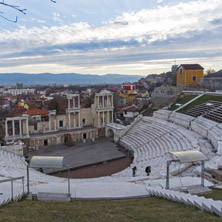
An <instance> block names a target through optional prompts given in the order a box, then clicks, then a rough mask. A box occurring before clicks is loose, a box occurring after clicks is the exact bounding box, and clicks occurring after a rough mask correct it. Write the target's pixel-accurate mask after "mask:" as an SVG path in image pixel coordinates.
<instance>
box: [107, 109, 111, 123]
mask: <svg viewBox="0 0 222 222" xmlns="http://www.w3.org/2000/svg"><path fill="white" fill-rule="evenodd" d="M109 116H110V111H107V122H108V123H109V121H110V119H109Z"/></svg>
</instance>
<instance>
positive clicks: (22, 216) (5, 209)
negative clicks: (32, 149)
mask: <svg viewBox="0 0 222 222" xmlns="http://www.w3.org/2000/svg"><path fill="white" fill-rule="evenodd" d="M0 215H1V217H0V221H4V222H30V221H32V222H39V221H44V222H75V221H83V222H89V221H92V222H94V221H95V222H98V221H102V222H114V221H115V222H131V221H138V222H147V221H149V222H158V221H161V222H162V221H163V222H168V221H180V222H186V221H196V222H198V221H200V222H202V221H208V222H209V221H221V219H220V218H218V217H216V216H214V215H212V214H210V213H207V212H201V211H200V210H198V209H195V208H194V207H190V206H186V205H184V204H182V203H176V202H173V201H167V200H164V199H161V198H148V199H140V200H123V201H72V202H70V203H60V202H41V201H28V200H23V201H19V202H14V203H10V204H8V205H5V206H2V207H0Z"/></svg>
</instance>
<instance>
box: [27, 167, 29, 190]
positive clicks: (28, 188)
mask: <svg viewBox="0 0 222 222" xmlns="http://www.w3.org/2000/svg"><path fill="white" fill-rule="evenodd" d="M27 193H28V194H29V165H27Z"/></svg>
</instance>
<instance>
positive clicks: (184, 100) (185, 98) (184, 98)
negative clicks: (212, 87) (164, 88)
mask: <svg viewBox="0 0 222 222" xmlns="http://www.w3.org/2000/svg"><path fill="white" fill-rule="evenodd" d="M196 96H197V95H184V94H182V95H181V96H180V97H179V98H178V99H177V100H176V102H175V103H174V104H172V105H171V106H170V108H169V110H170V111H173V110H175V109H177V108H178V106H176V104H177V103H179V104H182V105H183V104H185V103H187V102H189V101H190V100H191V99H193V98H194V97H196Z"/></svg>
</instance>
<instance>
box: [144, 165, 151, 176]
mask: <svg viewBox="0 0 222 222" xmlns="http://www.w3.org/2000/svg"><path fill="white" fill-rule="evenodd" d="M145 172H146V175H147V176H149V175H150V173H151V166H147V167H146V169H145Z"/></svg>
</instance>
